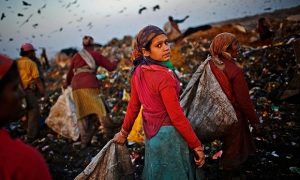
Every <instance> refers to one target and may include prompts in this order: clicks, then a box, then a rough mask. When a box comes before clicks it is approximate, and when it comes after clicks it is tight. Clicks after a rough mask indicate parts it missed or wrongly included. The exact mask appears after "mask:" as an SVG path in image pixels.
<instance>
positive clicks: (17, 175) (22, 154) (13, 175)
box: [0, 129, 51, 180]
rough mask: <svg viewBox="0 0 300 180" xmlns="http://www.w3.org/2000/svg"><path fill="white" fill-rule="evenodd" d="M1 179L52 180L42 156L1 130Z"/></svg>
mask: <svg viewBox="0 0 300 180" xmlns="http://www.w3.org/2000/svg"><path fill="white" fill-rule="evenodd" d="M0 142H1V143H0V179H1V180H10V179H16V180H21V179H31V180H40V179H44V180H50V179H51V176H50V173H49V171H48V167H47V165H46V163H45V161H44V158H43V157H42V155H41V154H40V153H39V152H38V151H37V150H36V149H34V148H32V147H30V146H29V145H26V144H24V143H23V142H21V141H20V140H19V139H12V138H11V137H10V135H9V133H8V132H7V131H6V130H4V129H0Z"/></svg>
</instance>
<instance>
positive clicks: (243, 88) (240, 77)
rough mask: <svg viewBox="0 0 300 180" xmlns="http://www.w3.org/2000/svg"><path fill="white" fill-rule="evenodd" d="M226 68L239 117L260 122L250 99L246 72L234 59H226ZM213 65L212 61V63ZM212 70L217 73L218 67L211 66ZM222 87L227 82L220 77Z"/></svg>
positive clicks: (251, 121)
mask: <svg viewBox="0 0 300 180" xmlns="http://www.w3.org/2000/svg"><path fill="white" fill-rule="evenodd" d="M223 62H224V64H225V69H224V70H223V72H224V73H225V74H226V76H227V78H228V80H229V83H230V85H231V89H232V96H233V97H232V98H229V99H230V100H231V103H232V105H233V107H234V109H235V111H236V113H237V117H238V118H239V119H241V118H246V119H248V120H249V122H250V123H251V124H252V125H253V124H256V123H259V120H258V118H257V115H256V113H255V110H254V106H253V104H252V101H251V99H250V95H249V89H248V86H247V83H246V81H245V79H244V73H243V70H242V69H241V68H239V67H238V66H237V65H236V64H235V63H234V61H233V60H224V61H223ZM210 66H212V63H211V64H210ZM211 69H212V72H213V73H214V74H215V73H216V72H214V71H216V70H217V69H216V68H211ZM216 78H217V80H218V82H219V83H220V85H221V87H222V86H223V85H224V83H225V82H222V80H221V79H218V77H217V76H216Z"/></svg>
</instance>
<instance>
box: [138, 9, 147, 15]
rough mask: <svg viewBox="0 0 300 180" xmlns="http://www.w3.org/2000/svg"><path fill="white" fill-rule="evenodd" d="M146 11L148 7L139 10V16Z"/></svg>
mask: <svg viewBox="0 0 300 180" xmlns="http://www.w3.org/2000/svg"><path fill="white" fill-rule="evenodd" d="M146 9H147V8H146V7H142V8H140V9H139V14H142V12H143V11H144V10H146Z"/></svg>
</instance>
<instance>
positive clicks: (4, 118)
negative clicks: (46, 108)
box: [0, 54, 51, 180]
mask: <svg viewBox="0 0 300 180" xmlns="http://www.w3.org/2000/svg"><path fill="white" fill-rule="evenodd" d="M24 98H25V94H24V91H23V90H22V88H21V86H20V79H19V73H18V68H17V65H16V63H15V62H14V61H12V60H11V59H9V58H8V57H7V56H5V55H2V54H0V142H1V143H0V179H3V180H6V179H15V180H20V179H31V180H40V179H43V180H49V179H51V176H50V174H49V171H48V167H47V165H46V163H45V161H44V159H43V157H42V156H41V154H40V153H39V152H38V151H37V150H36V149H34V148H32V147H31V146H29V145H26V144H24V143H23V142H22V141H20V140H19V139H17V138H12V137H11V136H10V134H9V132H8V130H6V129H5V128H4V127H5V126H6V125H7V124H8V123H9V122H12V121H17V120H19V119H20V118H21V117H22V116H24V114H25V111H24V110H23V109H22V100H23V99H24Z"/></svg>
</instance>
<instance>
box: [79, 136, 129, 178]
mask: <svg viewBox="0 0 300 180" xmlns="http://www.w3.org/2000/svg"><path fill="white" fill-rule="evenodd" d="M131 179H134V169H133V166H132V163H131V160H130V156H129V152H128V149H127V147H126V146H121V145H118V144H115V143H114V142H113V141H112V140H110V141H109V142H108V143H107V144H106V145H105V146H104V147H103V148H102V150H101V151H100V152H99V153H98V154H97V155H96V156H95V157H94V158H93V159H92V161H91V162H90V164H89V165H88V166H87V167H86V168H85V169H84V170H83V171H82V172H81V173H80V174H79V175H78V176H77V177H76V178H75V180H131Z"/></svg>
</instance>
